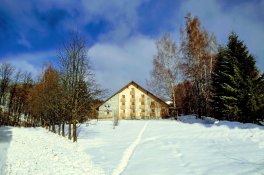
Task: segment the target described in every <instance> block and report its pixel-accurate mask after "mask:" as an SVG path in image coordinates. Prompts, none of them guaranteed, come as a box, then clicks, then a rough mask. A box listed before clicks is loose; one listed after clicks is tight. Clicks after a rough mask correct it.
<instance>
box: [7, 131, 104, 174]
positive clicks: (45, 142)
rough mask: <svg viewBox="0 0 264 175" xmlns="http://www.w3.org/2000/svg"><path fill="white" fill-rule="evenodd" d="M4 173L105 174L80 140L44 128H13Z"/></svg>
mask: <svg viewBox="0 0 264 175" xmlns="http://www.w3.org/2000/svg"><path fill="white" fill-rule="evenodd" d="M4 166H5V169H6V170H5V174H7V175H9V174H10V175H12V174H19V175H24V174H25V175H36V174H37V175H41V174H43V175H44V174H45V175H47V174H52V175H54V174H55V175H56V174H58V175H63V174H104V171H103V170H102V169H100V168H99V167H98V166H95V165H94V164H93V163H92V162H91V160H90V158H89V157H88V155H87V154H84V153H83V152H82V151H81V150H80V149H79V148H78V144H74V143H71V142H70V141H68V140H67V139H66V138H62V137H59V136H57V135H55V134H52V133H47V131H46V130H45V129H42V128H37V129H33V128H12V141H11V143H10V145H9V147H8V151H7V158H6V162H5V165H4Z"/></svg>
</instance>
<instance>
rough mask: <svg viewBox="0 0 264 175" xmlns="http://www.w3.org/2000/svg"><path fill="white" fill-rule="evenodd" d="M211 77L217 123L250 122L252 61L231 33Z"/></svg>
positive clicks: (255, 72)
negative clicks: (226, 120)
mask: <svg viewBox="0 0 264 175" xmlns="http://www.w3.org/2000/svg"><path fill="white" fill-rule="evenodd" d="M217 58H218V59H217V62H216V65H215V68H214V71H213V75H212V78H213V79H212V87H213V92H214V96H213V98H212V105H213V108H214V115H215V116H216V117H217V118H219V119H228V120H239V121H242V122H252V121H253V120H255V117H254V116H255V115H256V112H257V110H258V105H257V102H258V100H257V93H256V92H257V91H256V83H257V81H258V78H259V71H258V70H257V68H256V66H255V62H256V61H255V58H254V57H253V56H252V55H250V54H249V51H248V49H247V47H246V45H245V44H244V43H243V41H241V40H239V39H238V36H237V35H236V34H235V33H233V32H232V33H231V34H230V36H229V40H228V44H227V47H224V48H221V49H220V51H219V53H218V56H217Z"/></svg>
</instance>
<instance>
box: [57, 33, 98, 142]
mask: <svg viewBox="0 0 264 175" xmlns="http://www.w3.org/2000/svg"><path fill="white" fill-rule="evenodd" d="M87 54H88V48H87V45H86V42H85V40H84V38H83V37H81V36H80V35H78V34H77V33H74V34H73V35H72V37H71V39H70V40H69V41H68V42H66V43H65V44H64V46H63V48H62V49H61V50H60V51H59V53H58V57H59V60H60V72H61V78H62V82H63V86H64V87H65V89H66V93H67V96H68V98H67V99H65V104H67V108H68V109H67V110H68V116H67V117H68V118H67V121H68V122H69V131H68V138H69V139H71V138H72V135H71V125H73V141H74V142H76V141H77V123H79V122H81V121H82V120H83V119H84V118H86V115H87V112H88V111H87V110H90V108H91V101H92V99H93V98H94V96H95V95H96V94H98V93H99V92H100V90H98V87H97V84H96V83H95V79H94V74H93V71H92V68H91V64H90V60H89V58H88V55H87Z"/></svg>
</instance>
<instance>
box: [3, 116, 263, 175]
mask: <svg viewBox="0 0 264 175" xmlns="http://www.w3.org/2000/svg"><path fill="white" fill-rule="evenodd" d="M3 128H5V129H7V130H8V133H9V136H10V137H11V138H9V140H10V141H9V142H8V141H7V142H5V143H3V142H2V141H1V140H0V148H1V149H2V147H8V150H7V152H6V153H4V152H5V151H2V150H0V153H1V159H0V160H1V164H0V168H1V166H2V167H5V168H7V169H6V174H63V173H64V174H100V173H101V174H116V175H118V174H124V175H140V174H146V175H148V174H151V175H154V174H157V175H164V174H166V175H167V174H168V175H170V174H171V175H174V174H192V175H194V174H219V175H220V174H221V175H222V174H225V175H226V174H232V175H234V174H245V175H247V174H264V168H263V167H264V127H261V126H257V125H253V124H241V123H238V122H227V121H221V122H215V121H211V120H197V119H195V118H194V117H192V116H187V117H182V118H181V121H175V120H158V121H154V120H152V121H144V120H143V121H124V120H122V121H121V122H120V125H119V126H118V127H116V128H115V129H113V126H112V122H111V121H99V122H98V123H97V122H95V121H93V122H92V124H90V125H89V126H86V125H82V126H81V127H80V128H79V133H78V136H79V140H78V143H77V144H74V143H71V142H70V141H68V140H67V139H63V138H61V137H59V136H57V135H53V134H51V133H47V131H46V130H44V129H42V128H38V129H33V128H32V129H25V128H9V127H2V128H0V132H2V131H3V130H4V129H3ZM6 132H7V131H6ZM10 132H11V133H10ZM0 137H1V139H2V137H3V135H0ZM5 137H6V136H5ZM5 139H6V140H7V138H5ZM2 153H4V154H5V155H6V156H4V157H5V158H4V159H3V158H2ZM3 162H4V163H3ZM87 172H88V173H87Z"/></svg>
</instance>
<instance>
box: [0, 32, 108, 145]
mask: <svg viewBox="0 0 264 175" xmlns="http://www.w3.org/2000/svg"><path fill="white" fill-rule="evenodd" d="M57 58H58V65H56V67H55V66H52V65H51V64H48V65H46V67H45V69H44V71H43V73H42V74H41V75H40V76H39V79H38V80H37V81H33V78H32V76H31V74H29V73H21V71H16V70H15V68H14V67H13V66H12V65H11V64H7V63H2V64H1V66H0V102H1V111H0V112H1V113H0V125H14V126H30V127H31V126H33V127H35V126H43V127H46V128H47V129H49V131H51V132H54V133H56V132H57V133H58V134H59V135H62V136H63V137H65V136H66V129H65V126H66V125H67V127H68V128H67V134H68V139H70V140H71V139H73V141H74V142H76V141H77V127H78V123H81V122H84V121H87V120H88V119H91V118H95V117H97V116H96V115H97V114H96V111H95V108H94V106H95V104H96V101H98V99H99V98H100V97H101V95H102V94H103V93H104V90H102V89H101V88H100V87H99V85H98V84H97V82H96V80H95V77H94V73H93V69H92V67H91V63H90V60H89V57H88V47H87V45H86V42H85V39H84V37H82V36H80V35H79V34H76V33H75V34H73V35H72V36H71V39H70V40H69V41H67V42H65V43H64V44H63V46H62V48H61V49H59V50H58V54H57ZM15 72H16V73H15Z"/></svg>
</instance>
